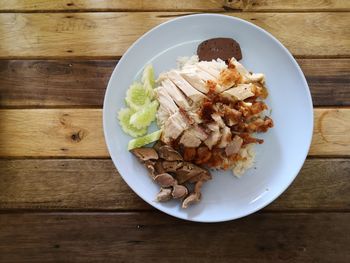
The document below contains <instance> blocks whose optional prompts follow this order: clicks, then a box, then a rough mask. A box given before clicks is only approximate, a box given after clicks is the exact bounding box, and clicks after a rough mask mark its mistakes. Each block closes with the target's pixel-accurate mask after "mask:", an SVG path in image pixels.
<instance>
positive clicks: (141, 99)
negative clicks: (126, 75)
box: [125, 82, 151, 111]
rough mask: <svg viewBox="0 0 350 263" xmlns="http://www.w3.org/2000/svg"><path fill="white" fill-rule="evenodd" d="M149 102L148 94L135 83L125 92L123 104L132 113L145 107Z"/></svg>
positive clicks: (140, 85) (139, 84)
mask: <svg viewBox="0 0 350 263" xmlns="http://www.w3.org/2000/svg"><path fill="white" fill-rule="evenodd" d="M150 101H151V100H150V96H149V92H148V90H146V89H145V88H144V87H143V85H142V84H141V83H136V82H135V83H134V84H132V85H131V86H130V88H129V89H128V91H127V92H126V98H125V102H126V104H127V105H128V106H129V107H130V108H131V109H133V110H134V111H138V110H140V109H141V108H143V107H145V106H146V105H148V104H149V103H150Z"/></svg>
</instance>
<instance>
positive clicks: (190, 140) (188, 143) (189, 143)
mask: <svg viewBox="0 0 350 263" xmlns="http://www.w3.org/2000/svg"><path fill="white" fill-rule="evenodd" d="M201 143H202V141H201V140H200V139H199V138H198V137H197V136H196V134H195V132H193V129H189V130H186V131H185V132H184V133H183V134H182V136H181V139H180V144H182V145H184V146H185V147H198V146H199V145H200V144H201Z"/></svg>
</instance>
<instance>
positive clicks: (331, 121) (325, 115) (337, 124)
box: [309, 108, 350, 156]
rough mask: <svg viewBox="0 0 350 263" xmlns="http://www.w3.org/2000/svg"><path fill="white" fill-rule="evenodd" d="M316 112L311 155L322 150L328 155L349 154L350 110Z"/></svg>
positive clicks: (323, 153)
mask: <svg viewBox="0 0 350 263" xmlns="http://www.w3.org/2000/svg"><path fill="white" fill-rule="evenodd" d="M314 114H315V118H314V134H313V138H312V143H311V145H312V146H311V148H310V151H309V155H318V154H319V153H320V152H321V153H322V154H321V155H328V156H339V155H341V154H343V155H349V154H350V122H349V120H350V110H349V109H342V108H340V109H330V110H315V111H314ZM330 130H332V131H330Z"/></svg>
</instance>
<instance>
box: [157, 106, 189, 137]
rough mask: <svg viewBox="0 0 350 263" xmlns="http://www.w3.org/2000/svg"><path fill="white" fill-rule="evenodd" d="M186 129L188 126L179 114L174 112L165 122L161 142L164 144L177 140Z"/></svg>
mask: <svg viewBox="0 0 350 263" xmlns="http://www.w3.org/2000/svg"><path fill="white" fill-rule="evenodd" d="M188 128H189V126H188V124H187V122H186V121H185V120H184V119H183V117H182V115H181V113H180V112H176V113H174V114H173V115H171V116H170V117H169V119H167V120H166V121H165V123H164V132H163V133H162V135H163V136H162V140H163V141H164V142H165V143H168V142H170V140H171V139H177V137H179V136H180V134H181V133H182V132H183V131H184V130H186V129H188Z"/></svg>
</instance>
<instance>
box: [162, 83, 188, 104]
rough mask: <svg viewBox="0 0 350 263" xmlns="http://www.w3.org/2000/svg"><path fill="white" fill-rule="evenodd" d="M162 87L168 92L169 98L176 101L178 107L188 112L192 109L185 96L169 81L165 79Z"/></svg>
mask: <svg viewBox="0 0 350 263" xmlns="http://www.w3.org/2000/svg"><path fill="white" fill-rule="evenodd" d="M162 86H163V88H164V89H165V90H166V91H167V92H168V94H169V96H170V97H171V98H172V99H173V100H174V101H175V103H176V104H177V106H179V107H181V108H183V109H186V110H187V109H189V108H190V104H189V103H188V101H187V99H186V97H185V95H184V94H183V93H182V92H181V91H180V90H179V89H178V88H177V87H176V85H175V84H174V83H172V82H171V81H170V80H169V79H164V80H163V81H162Z"/></svg>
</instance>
